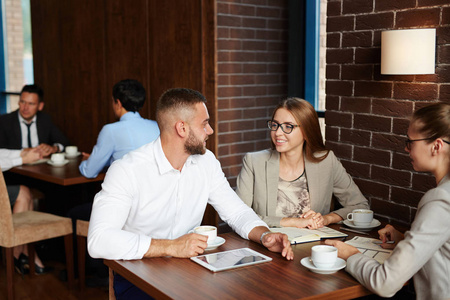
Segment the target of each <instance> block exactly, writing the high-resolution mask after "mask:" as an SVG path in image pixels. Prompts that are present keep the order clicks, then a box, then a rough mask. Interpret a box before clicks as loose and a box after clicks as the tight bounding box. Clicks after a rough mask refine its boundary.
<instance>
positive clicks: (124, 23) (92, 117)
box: [31, 0, 217, 152]
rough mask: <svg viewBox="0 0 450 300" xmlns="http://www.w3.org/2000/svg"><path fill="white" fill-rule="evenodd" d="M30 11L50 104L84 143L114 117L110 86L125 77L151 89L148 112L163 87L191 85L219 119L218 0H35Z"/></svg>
mask: <svg viewBox="0 0 450 300" xmlns="http://www.w3.org/2000/svg"><path fill="white" fill-rule="evenodd" d="M31 17H32V39H33V55H34V73H35V74H34V75H35V82H36V83H37V84H40V85H41V86H42V87H43V88H44V91H45V103H46V106H45V109H44V110H45V111H46V112H48V113H50V114H51V115H52V117H53V119H54V121H55V123H56V124H57V125H58V126H60V128H61V129H62V130H63V131H64V132H65V133H66V135H67V136H68V137H69V139H70V140H71V141H72V143H73V144H75V145H77V146H79V148H80V149H81V150H82V151H86V152H90V151H91V150H92V147H93V145H94V144H95V143H96V139H97V135H98V133H99V131H100V130H101V128H102V127H103V125H105V124H107V123H111V122H114V121H115V119H114V115H113V113H112V109H111V101H112V98H111V90H112V86H113V85H114V84H115V83H116V82H117V81H119V80H121V79H125V78H133V79H137V80H139V81H141V82H142V83H143V85H144V87H145V88H146V90H147V103H146V104H145V106H144V107H143V109H142V110H141V115H142V116H143V117H147V118H152V119H154V118H155V106H156V101H157V99H158V98H159V96H160V95H161V93H162V92H163V91H164V90H166V89H168V88H172V87H188V88H193V89H196V90H199V91H201V92H202V93H203V94H205V96H206V97H207V99H208V100H209V103H208V105H209V107H208V108H209V110H210V113H211V121H212V125H213V126H214V124H215V122H216V119H215V111H216V108H215V107H216V99H215V98H216V95H215V93H216V87H215V84H216V82H215V55H214V53H215V40H214V36H215V25H214V24H215V4H214V1H212V0H190V1H184V0H175V1H157V0H138V1H126V0H91V1H80V0H64V1H59V0H31ZM215 141H216V138H211V139H209V140H208V143H209V144H208V148H209V149H211V150H213V151H214V152H215V150H216V147H217V145H216V142H215Z"/></svg>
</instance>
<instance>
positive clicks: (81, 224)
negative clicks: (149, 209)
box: [77, 220, 116, 300]
mask: <svg viewBox="0 0 450 300" xmlns="http://www.w3.org/2000/svg"><path fill="white" fill-rule="evenodd" d="M88 230H89V222H88V221H83V220H77V250H78V278H79V279H80V290H84V289H85V288H86V282H85V281H86V274H85V273H86V269H85V263H86V238H87V235H88ZM109 300H116V296H115V295H114V275H113V272H112V270H111V269H110V268H109Z"/></svg>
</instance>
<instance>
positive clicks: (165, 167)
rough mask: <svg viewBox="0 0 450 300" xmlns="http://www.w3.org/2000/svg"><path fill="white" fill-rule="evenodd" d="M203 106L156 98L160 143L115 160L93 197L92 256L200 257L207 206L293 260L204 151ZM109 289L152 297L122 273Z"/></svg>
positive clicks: (193, 99)
mask: <svg viewBox="0 0 450 300" xmlns="http://www.w3.org/2000/svg"><path fill="white" fill-rule="evenodd" d="M205 103H206V99H205V97H204V96H203V95H202V94H201V93H199V92H197V91H194V90H190V89H184V88H176V89H171V90H168V91H166V92H165V93H164V94H163V95H162V96H161V98H160V99H159V101H158V105H157V111H156V120H157V122H158V125H159V127H160V130H161V135H160V137H159V138H158V139H156V140H155V141H154V142H152V143H149V144H147V145H145V146H143V147H141V148H139V149H137V150H135V151H133V152H130V153H129V154H128V155H126V156H124V157H123V158H122V159H120V160H118V161H115V162H114V164H112V165H111V167H110V168H109V170H108V172H107V174H106V177H105V181H104V182H103V184H102V190H101V191H100V192H99V193H98V194H97V195H96V196H95V199H94V206H93V209H92V215H91V220H90V224H89V234H88V250H89V253H90V255H91V256H92V257H97V258H105V259H125V260H131V259H141V258H144V257H146V258H150V257H162V256H172V257H179V258H187V257H192V256H196V255H199V254H202V253H203V252H204V251H205V249H206V247H207V237H206V236H204V235H200V234H196V233H189V231H190V230H192V229H194V228H195V227H197V226H199V225H200V223H201V221H202V218H203V215H204V213H205V209H206V205H207V204H208V203H209V204H211V205H212V206H213V207H214V208H215V209H216V211H217V212H218V214H219V216H220V217H221V219H222V220H225V221H226V222H227V223H228V224H229V225H230V226H231V228H233V230H235V231H236V232H237V233H238V234H239V235H240V236H241V237H243V238H245V239H250V240H252V241H255V242H258V243H261V244H262V245H264V246H265V247H267V248H268V249H269V250H271V251H274V252H281V255H282V256H284V257H286V259H288V260H292V259H293V251H292V248H291V246H290V243H289V240H288V238H287V236H286V235H284V234H281V233H271V232H270V231H269V228H267V225H266V224H265V223H264V222H263V221H262V220H261V219H260V218H258V216H257V215H256V214H255V213H254V212H253V210H252V209H250V208H249V207H248V206H246V205H245V204H244V203H243V202H242V201H241V199H239V197H238V196H237V195H236V193H235V192H234V191H233V189H232V188H231V187H230V185H229V183H228V181H227V179H226V178H225V176H224V174H223V172H222V169H221V167H220V163H219V161H218V160H217V159H216V157H215V156H214V154H213V153H212V152H211V151H209V150H207V149H206V140H207V139H208V137H209V136H210V135H211V134H213V129H212V128H211V126H210V124H209V114H208V110H207V108H206V104H205ZM114 290H115V293H116V298H117V299H118V300H120V299H148V298H149V296H147V295H145V293H144V292H142V291H140V290H139V289H138V288H137V287H135V286H134V285H132V284H131V283H130V282H128V281H126V280H125V279H124V278H122V277H121V276H120V275H119V274H115V275H114Z"/></svg>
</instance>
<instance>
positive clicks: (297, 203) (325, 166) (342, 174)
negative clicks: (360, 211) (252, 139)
mask: <svg viewBox="0 0 450 300" xmlns="http://www.w3.org/2000/svg"><path fill="white" fill-rule="evenodd" d="M267 125H268V127H269V129H270V130H271V132H270V136H271V141H272V149H269V150H263V151H259V152H254V153H247V154H246V155H245V157H244V159H243V166H242V170H241V172H240V174H239V176H238V180H237V190H236V192H237V194H238V195H239V196H240V197H241V199H242V200H243V201H244V202H245V203H246V204H247V205H248V206H250V207H252V208H253V210H254V211H255V212H256V213H257V214H258V215H259V216H260V217H261V218H262V220H263V221H265V222H266V223H267V224H268V225H269V226H271V227H280V226H283V227H299V228H301V227H308V228H317V227H322V226H325V225H328V224H331V223H337V222H339V221H341V220H343V219H345V218H346V216H347V214H348V213H349V212H351V211H352V210H353V209H357V208H366V209H367V208H369V205H368V201H367V199H366V198H364V196H363V195H362V194H361V191H360V190H359V189H358V187H357V186H356V184H355V183H354V181H353V180H352V178H351V177H350V175H349V174H347V172H346V171H345V169H344V167H343V166H342V164H341V163H340V162H339V160H338V159H337V158H336V156H335V155H334V153H333V151H331V150H327V149H326V147H325V145H324V143H323V138H322V134H321V131H320V125H319V119H318V117H317V113H316V111H315V110H314V108H313V107H312V105H311V104H310V103H309V102H307V101H306V100H303V99H299V98H288V99H286V100H283V101H282V102H281V103H280V104H279V105H278V106H277V107H276V108H275V111H274V112H273V115H272V119H271V120H270V121H268V122H267ZM333 195H334V196H335V197H336V198H337V200H338V201H339V203H340V204H341V205H342V208H339V209H336V210H334V211H331V203H332V196H333Z"/></svg>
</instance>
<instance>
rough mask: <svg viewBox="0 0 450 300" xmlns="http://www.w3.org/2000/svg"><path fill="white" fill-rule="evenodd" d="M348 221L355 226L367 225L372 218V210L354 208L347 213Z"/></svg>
mask: <svg viewBox="0 0 450 300" xmlns="http://www.w3.org/2000/svg"><path fill="white" fill-rule="evenodd" d="M347 219H348V220H349V221H353V224H355V225H356V226H369V225H370V224H371V223H372V220H373V211H371V210H370V209H354V210H353V211H352V212H351V213H349V214H348V215H347Z"/></svg>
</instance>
